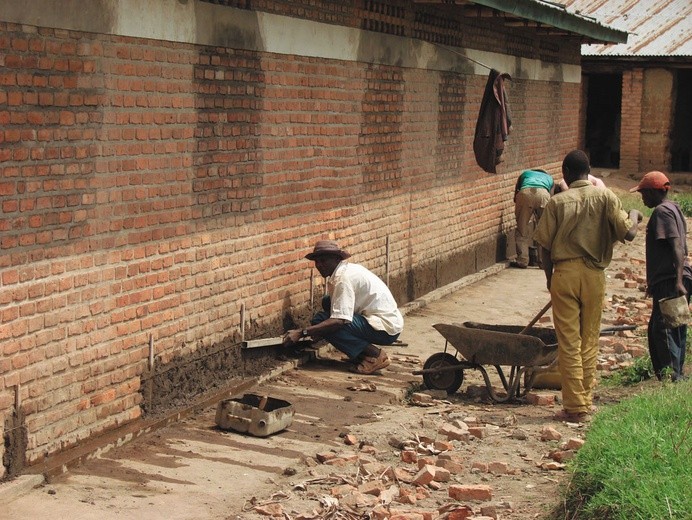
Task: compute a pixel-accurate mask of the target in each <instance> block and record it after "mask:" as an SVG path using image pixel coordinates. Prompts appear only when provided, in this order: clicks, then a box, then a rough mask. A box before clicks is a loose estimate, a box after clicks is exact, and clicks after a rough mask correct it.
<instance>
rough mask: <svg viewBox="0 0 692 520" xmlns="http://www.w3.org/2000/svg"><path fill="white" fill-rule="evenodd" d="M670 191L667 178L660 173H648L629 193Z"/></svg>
mask: <svg viewBox="0 0 692 520" xmlns="http://www.w3.org/2000/svg"><path fill="white" fill-rule="evenodd" d="M669 189H670V181H669V180H668V177H666V176H665V175H664V174H663V173H661V172H656V171H654V172H649V173H647V174H646V175H644V177H642V180H641V181H639V184H637V185H636V186H635V187H634V188H632V189H631V190H630V191H631V192H635V191H641V190H666V191H668V190H669Z"/></svg>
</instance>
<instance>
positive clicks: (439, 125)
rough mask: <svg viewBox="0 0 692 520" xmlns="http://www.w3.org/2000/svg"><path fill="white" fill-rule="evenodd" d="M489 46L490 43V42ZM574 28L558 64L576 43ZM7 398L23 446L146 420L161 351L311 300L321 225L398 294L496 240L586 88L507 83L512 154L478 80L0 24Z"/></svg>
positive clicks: (435, 281) (0, 339)
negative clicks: (313, 253)
mask: <svg viewBox="0 0 692 520" xmlns="http://www.w3.org/2000/svg"><path fill="white" fill-rule="evenodd" d="M496 45H497V44H496ZM573 47H574V46H566V47H565V49H564V51H561V52H564V53H565V55H566V56H567V59H566V61H571V58H572V57H573V55H574V54H575V48H573ZM0 56H1V59H2V60H3V62H2V69H1V70H0V85H2V88H1V89H0V121H1V122H2V127H1V128H2V130H0V141H1V142H2V146H1V147H0V161H1V163H0V164H1V166H0V168H1V172H2V174H1V176H0V195H1V203H2V214H3V215H2V216H3V218H2V220H1V221H0V248H1V249H0V306H1V310H0V313H1V314H0V316H1V317H2V323H1V324H0V346H1V349H2V352H1V355H0V414H3V415H4V416H5V417H8V416H9V415H10V414H11V413H12V409H13V404H14V399H15V391H17V389H18V391H19V400H20V402H21V405H20V406H21V409H22V411H23V413H24V415H25V417H26V430H25V431H26V435H27V459H28V461H29V462H35V461H38V460H41V459H42V458H43V457H45V456H46V455H48V454H51V453H54V452H56V451H59V450H61V449H64V448H66V447H69V446H71V445H73V444H75V443H76V442H78V441H79V440H82V439H84V438H87V437H90V436H92V435H95V434H98V433H99V432H102V431H104V430H107V429H110V428H113V427H115V426H117V425H120V424H123V423H126V422H128V421H132V420H134V419H137V418H138V417H140V415H141V413H142V412H141V408H140V404H141V403H142V399H143V397H142V385H143V383H142V381H143V379H142V378H143V377H144V376H145V375H146V373H147V370H148V368H147V359H148V355H149V351H148V345H149V338H150V336H151V337H152V338H153V342H154V347H155V353H156V361H157V364H165V363H168V362H171V361H172V360H175V359H185V358H186V356H191V355H192V354H193V353H194V352H197V351H199V350H200V349H203V348H207V347H210V346H214V345H219V344H222V343H224V342H225V343H229V344H237V342H238V341H239V339H240V330H241V324H240V309H241V306H244V308H245V309H246V323H245V326H246V330H247V332H246V335H247V336H248V337H255V336H257V335H260V334H262V335H275V334H278V333H279V332H280V331H281V330H282V323H284V322H285V321H286V319H300V318H303V317H304V316H305V313H306V309H307V304H308V302H307V300H308V296H309V277H310V275H309V273H310V271H309V268H310V265H309V263H308V262H307V261H305V260H304V259H303V255H304V254H305V253H306V251H307V250H309V248H310V247H311V245H312V243H313V242H314V240H316V239H318V238H321V237H327V236H329V237H333V238H336V239H338V240H339V241H340V243H341V244H342V245H343V246H344V247H346V248H347V249H349V250H350V251H351V253H352V254H353V256H354V260H355V261H357V262H359V263H363V264H365V265H367V266H368V267H370V268H372V269H373V270H374V271H375V272H377V273H378V274H380V275H383V276H384V269H385V257H384V253H385V243H386V240H387V237H389V240H390V283H391V285H392V288H393V291H394V293H395V295H396V296H397V298H398V301H399V303H404V302H405V301H407V300H410V299H412V298H416V297H418V296H420V295H421V294H423V293H424V292H427V291H428V290H430V289H432V288H435V287H437V286H439V285H440V284H442V283H447V282H448V281H451V279H454V278H455V277H458V276H460V275H462V274H465V273H467V272H473V271H477V270H479V269H481V268H483V267H486V266H487V265H490V264H491V263H493V262H495V261H496V260H497V259H500V258H503V257H504V249H503V247H504V245H505V241H506V235H507V233H508V232H509V231H510V230H511V228H512V227H513V226H514V216H513V206H512V202H511V195H512V188H513V185H514V182H515V179H516V175H518V172H519V171H520V170H521V169H523V168H526V167H530V166H537V165H541V166H543V167H547V168H552V169H556V168H557V166H558V165H559V163H560V161H561V159H562V156H563V155H564V154H565V153H566V152H567V151H569V150H570V149H571V148H573V147H574V145H575V144H576V142H577V130H578V114H579V111H578V103H579V92H580V89H579V85H578V84H567V83H560V82H548V81H529V80H522V79H520V78H517V79H516V80H515V81H513V82H511V83H510V84H509V85H508V88H509V92H510V99H511V104H512V109H513V118H514V119H513V120H514V130H513V133H512V134H511V136H510V140H509V142H508V143H507V150H506V153H505V155H504V159H505V162H504V163H503V164H502V166H501V171H502V172H504V173H502V174H498V175H488V174H486V173H484V172H482V171H481V170H480V169H479V168H478V166H477V165H476V163H475V160H474V157H473V151H472V139H473V131H474V128H475V118H476V116H477V111H478V106H479V103H480V98H481V95H482V92H483V88H484V85H485V80H486V78H485V77H484V76H475V75H467V74H456V73H452V72H449V73H441V72H435V71H430V70H416V69H402V68H398V67H394V66H386V65H373V64H368V63H360V62H341V61H335V60H324V59H317V58H304V57H297V56H285V55H275V54H267V53H257V52H251V51H242V50H233V49H223V48H217V47H214V48H207V47H199V46H193V45H185V44H176V43H168V42H160V41H153V40H143V39H135V38H126V37H119V36H107V35H97V34H88V33H79V32H71V31H65V30H56V29H48V28H37V29H33V28H31V27H29V26H26V25H24V26H20V25H13V24H0Z"/></svg>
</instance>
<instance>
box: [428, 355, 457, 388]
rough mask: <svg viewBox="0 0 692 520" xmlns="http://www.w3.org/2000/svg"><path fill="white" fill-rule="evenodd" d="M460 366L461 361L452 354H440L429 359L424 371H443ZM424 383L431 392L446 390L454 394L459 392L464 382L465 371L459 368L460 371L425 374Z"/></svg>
mask: <svg viewBox="0 0 692 520" xmlns="http://www.w3.org/2000/svg"><path fill="white" fill-rule="evenodd" d="M459 364H460V363H459V360H458V359H457V358H455V357H454V356H452V355H451V354H447V353H446V352H438V353H437V354H433V355H432V356H430V357H429V358H428V359H427V361H426V362H425V364H424V365H423V369H424V370H428V369H441V368H446V367H452V366H455V365H459ZM423 382H424V383H425V386H426V387H427V388H428V389H430V390H446V391H447V393H448V394H453V393H454V392H456V391H457V390H459V387H460V386H461V383H463V382H464V370H463V369H462V368H461V367H459V369H458V370H452V369H448V370H443V371H440V372H436V373H435V372H433V373H427V374H423Z"/></svg>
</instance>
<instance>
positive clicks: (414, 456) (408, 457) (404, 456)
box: [400, 450, 418, 463]
mask: <svg viewBox="0 0 692 520" xmlns="http://www.w3.org/2000/svg"><path fill="white" fill-rule="evenodd" d="M400 458H401V461H402V462H406V463H416V462H418V453H416V452H415V451H413V450H403V451H402V452H401V453H400Z"/></svg>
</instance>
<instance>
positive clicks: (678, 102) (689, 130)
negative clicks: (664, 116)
mask: <svg viewBox="0 0 692 520" xmlns="http://www.w3.org/2000/svg"><path fill="white" fill-rule="evenodd" d="M690 92H692V70H687V69H685V70H678V71H677V74H676V76H675V115H674V117H673V136H672V137H673V138H672V139H671V146H670V154H671V157H670V167H671V170H672V171H674V172H679V171H683V172H690V171H692V154H691V153H690V150H691V149H692V96H691V95H690Z"/></svg>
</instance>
